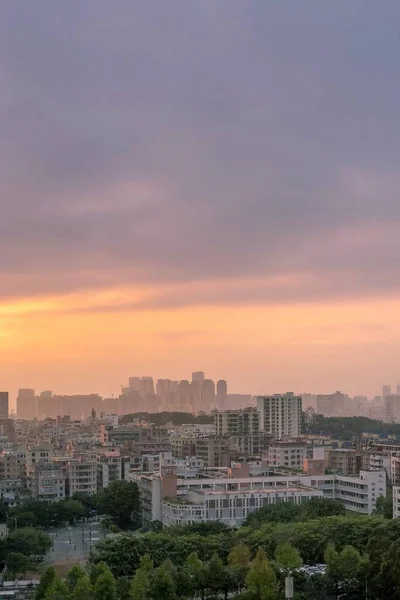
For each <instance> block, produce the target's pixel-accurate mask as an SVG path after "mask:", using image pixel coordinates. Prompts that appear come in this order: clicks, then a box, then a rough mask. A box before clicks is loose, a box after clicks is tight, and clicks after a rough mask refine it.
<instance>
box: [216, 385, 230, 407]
mask: <svg viewBox="0 0 400 600" xmlns="http://www.w3.org/2000/svg"><path fill="white" fill-rule="evenodd" d="M227 396H228V384H227V383H226V381H225V380H224V379H220V380H219V381H217V408H218V409H219V410H224V409H225V408H227V406H226V400H227Z"/></svg>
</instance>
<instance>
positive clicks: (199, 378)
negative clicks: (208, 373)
mask: <svg viewBox="0 0 400 600" xmlns="http://www.w3.org/2000/svg"><path fill="white" fill-rule="evenodd" d="M193 381H196V382H197V383H201V384H203V382H204V373H203V371H195V372H194V373H192V382H193Z"/></svg>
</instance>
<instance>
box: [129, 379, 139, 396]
mask: <svg viewBox="0 0 400 600" xmlns="http://www.w3.org/2000/svg"><path fill="white" fill-rule="evenodd" d="M129 387H130V389H131V390H137V391H138V392H139V391H140V377H129Z"/></svg>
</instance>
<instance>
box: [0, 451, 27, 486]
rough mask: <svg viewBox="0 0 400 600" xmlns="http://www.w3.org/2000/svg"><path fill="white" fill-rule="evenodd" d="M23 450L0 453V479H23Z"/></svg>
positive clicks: (24, 473)
mask: <svg viewBox="0 0 400 600" xmlns="http://www.w3.org/2000/svg"><path fill="white" fill-rule="evenodd" d="M25 462H26V455H25V452H2V453H1V454H0V480H4V479H25V475H26V472H25Z"/></svg>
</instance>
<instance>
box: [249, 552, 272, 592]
mask: <svg viewBox="0 0 400 600" xmlns="http://www.w3.org/2000/svg"><path fill="white" fill-rule="evenodd" d="M246 589H247V591H248V594H249V596H250V598H254V600H272V599H273V598H275V597H276V594H277V583H276V575H275V571H274V569H273V568H272V566H271V564H270V563H269V561H268V558H267V555H266V553H265V551H264V550H263V549H262V548H259V549H258V551H257V554H256V556H255V558H254V560H253V561H252V563H251V565H250V569H249V572H248V574H247V577H246Z"/></svg>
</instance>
